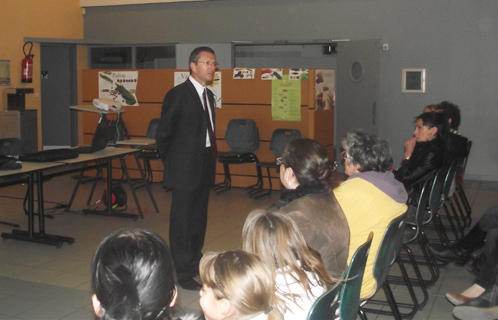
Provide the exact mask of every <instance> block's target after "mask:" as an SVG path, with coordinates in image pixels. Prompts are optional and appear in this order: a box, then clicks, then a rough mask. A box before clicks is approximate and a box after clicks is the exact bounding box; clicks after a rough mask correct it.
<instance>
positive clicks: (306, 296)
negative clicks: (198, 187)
mask: <svg viewBox="0 0 498 320" xmlns="http://www.w3.org/2000/svg"><path fill="white" fill-rule="evenodd" d="M242 246H243V249H244V250H246V251H248V252H252V253H254V254H256V255H258V256H259V257H260V258H261V259H262V260H263V261H264V262H266V263H267V264H268V266H269V267H270V269H271V272H272V277H273V279H275V283H276V292H277V296H278V297H280V298H281V299H282V300H283V301H284V304H283V305H282V306H281V309H280V312H281V313H282V314H283V315H284V319H289V320H291V319H292V320H293V319H306V316H307V314H308V312H309V309H310V308H311V306H312V305H313V302H314V301H315V300H316V299H317V298H318V297H319V296H320V295H322V294H323V293H324V292H325V290H326V288H327V286H328V285H329V284H332V283H334V282H335V279H333V278H332V277H331V276H330V275H329V273H328V272H327V270H326V268H325V266H324V265H323V262H322V260H321V259H320V256H319V255H318V253H316V252H314V251H312V249H310V248H309V247H308V245H307V244H306V241H305V240H304V237H303V235H302V234H301V232H300V231H299V229H298V227H297V225H296V224H295V223H294V221H293V220H292V219H291V218H289V217H288V216H286V215H285V214H283V213H281V212H278V211H273V212H272V211H267V210H255V211H253V212H251V213H250V214H249V216H248V217H247V219H246V222H245V224H244V228H243V230H242Z"/></svg>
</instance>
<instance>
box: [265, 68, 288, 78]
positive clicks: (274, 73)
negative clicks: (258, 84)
mask: <svg viewBox="0 0 498 320" xmlns="http://www.w3.org/2000/svg"><path fill="white" fill-rule="evenodd" d="M283 72H284V69H277V68H265V69H261V80H278V79H282V74H283Z"/></svg>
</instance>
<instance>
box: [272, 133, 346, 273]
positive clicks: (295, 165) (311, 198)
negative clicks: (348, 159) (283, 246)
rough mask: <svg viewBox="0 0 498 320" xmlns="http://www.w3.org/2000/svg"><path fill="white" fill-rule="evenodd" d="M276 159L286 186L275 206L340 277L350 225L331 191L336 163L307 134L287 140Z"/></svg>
mask: <svg viewBox="0 0 498 320" xmlns="http://www.w3.org/2000/svg"><path fill="white" fill-rule="evenodd" d="M278 160H279V161H280V181H282V184H283V186H284V187H285V188H286V190H284V191H283V192H282V194H281V195H280V199H279V201H278V203H277V204H276V205H275V207H276V208H277V209H279V210H280V211H281V212H284V213H287V214H288V215H289V217H291V218H292V220H294V222H295V223H296V224H297V226H298V228H299V230H300V231H301V232H302V234H303V236H304V239H305V240H306V243H307V244H308V245H309V246H310V247H311V248H312V249H313V250H315V251H317V252H318V253H319V254H320V256H321V258H322V261H323V263H324V265H325V267H326V268H327V271H328V272H329V273H330V275H331V276H332V277H334V278H339V277H341V275H342V274H343V272H344V271H345V270H346V267H347V257H348V253H349V227H348V222H347V220H346V217H345V216H344V213H343V212H342V209H341V207H340V206H339V204H338V203H337V200H336V199H335V197H334V194H333V193H332V189H333V188H334V187H335V186H336V185H337V183H336V182H335V180H334V178H335V174H334V170H335V164H334V163H333V162H332V161H330V160H329V156H328V154H327V150H325V148H324V147H323V146H322V145H321V144H320V143H319V142H317V141H314V140H311V139H307V138H298V139H294V140H292V141H291V142H289V144H288V145H287V147H286V149H285V151H284V153H283V155H282V158H281V159H278Z"/></svg>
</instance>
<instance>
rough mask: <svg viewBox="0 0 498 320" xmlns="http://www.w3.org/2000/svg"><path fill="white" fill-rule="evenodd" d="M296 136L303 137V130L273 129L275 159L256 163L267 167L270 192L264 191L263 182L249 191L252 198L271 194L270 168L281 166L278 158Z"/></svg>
mask: <svg viewBox="0 0 498 320" xmlns="http://www.w3.org/2000/svg"><path fill="white" fill-rule="evenodd" d="M296 138H301V131H299V130H297V129H275V131H273V134H272V136H271V141H270V150H271V152H273V154H274V155H275V161H272V162H257V163H256V166H258V167H260V168H266V172H267V174H268V183H269V189H268V192H263V185H262V184H261V185H260V187H259V188H254V189H251V190H250V191H249V196H250V197H251V198H253V199H257V198H260V197H263V196H267V195H270V194H271V190H272V183H271V175H270V169H271V168H275V169H277V170H278V168H279V166H278V165H277V163H276V159H277V158H280V157H281V156H282V155H283V154H284V150H285V147H286V146H287V144H288V143H289V142H290V141H292V140H294V139H296ZM259 170H261V169H259Z"/></svg>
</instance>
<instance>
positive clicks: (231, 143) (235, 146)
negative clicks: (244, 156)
mask: <svg viewBox="0 0 498 320" xmlns="http://www.w3.org/2000/svg"><path fill="white" fill-rule="evenodd" d="M225 140H226V142H227V144H228V147H229V148H230V151H231V152H238V153H253V152H255V151H256V150H258V148H259V130H258V127H257V126H256V122H254V120H252V119H232V120H230V122H228V126H227V130H226V132H225Z"/></svg>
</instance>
